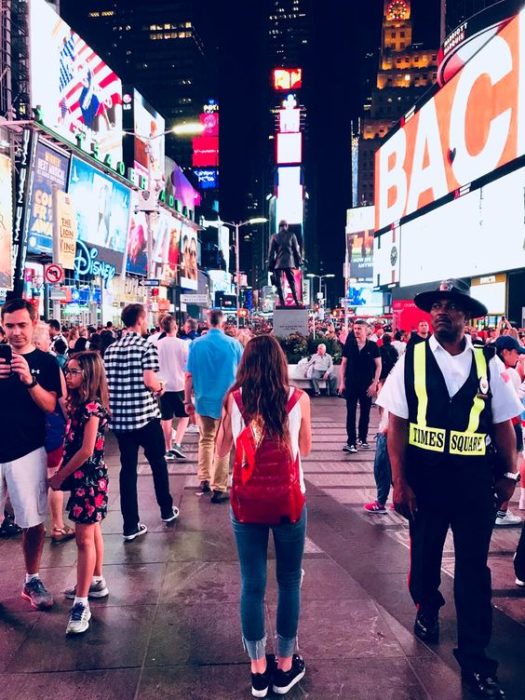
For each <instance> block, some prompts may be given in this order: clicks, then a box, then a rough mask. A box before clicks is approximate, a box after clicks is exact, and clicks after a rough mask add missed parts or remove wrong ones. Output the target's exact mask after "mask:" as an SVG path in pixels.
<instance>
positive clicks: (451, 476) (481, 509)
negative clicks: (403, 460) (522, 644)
mask: <svg viewBox="0 0 525 700" xmlns="http://www.w3.org/2000/svg"><path fill="white" fill-rule="evenodd" d="M465 459H466V458H465ZM407 476H408V480H409V483H410V484H411V485H412V488H413V489H414V491H415V494H416V498H417V507H418V511H417V514H416V517H415V519H414V520H413V521H412V522H411V524H410V538H411V554H410V579H409V587H410V593H411V595H412V598H413V600H414V602H415V603H416V605H417V606H418V609H422V610H427V611H430V612H437V611H438V609H439V608H440V607H441V606H442V605H444V603H445V601H444V598H443V596H442V595H441V593H440V591H439V585H440V582H441V558H442V554H443V546H444V543H445V537H446V535H447V531H448V529H449V527H450V528H451V529H452V534H453V537H454V550H455V575H454V598H455V603H456V614H457V625H458V647H457V649H455V651H454V653H455V655H456V658H457V660H458V662H459V664H460V665H461V667H462V668H464V669H465V670H470V671H480V672H485V671H486V672H488V673H493V672H495V670H496V666H497V664H496V662H494V661H492V660H491V659H488V658H487V657H486V655H485V648H486V647H487V645H488V643H489V641H490V636H491V631H492V608H491V602H490V599H491V580H490V570H489V568H488V566H487V558H488V552H489V543H490V537H491V534H492V528H493V526H494V517H495V508H494V497H493V487H492V476H491V473H490V469H489V467H488V466H481V468H480V466H479V462H478V465H477V468H472V467H471V466H461V467H457V466H456V465H455V467H454V468H453V469H452V468H448V467H447V468H445V469H439V470H438V469H430V468H428V467H426V466H421V467H420V468H418V467H417V465H415V464H412V465H410V467H409V470H408V472H407Z"/></svg>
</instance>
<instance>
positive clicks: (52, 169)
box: [27, 141, 69, 255]
mask: <svg viewBox="0 0 525 700" xmlns="http://www.w3.org/2000/svg"><path fill="white" fill-rule="evenodd" d="M68 166H69V158H68V157H67V156H65V155H63V154H62V153H58V151H55V150H54V149H53V148H51V147H50V146H48V145H47V144H45V143H42V142H41V141H39V142H38V144H37V147H36V154H35V160H34V165H33V189H32V195H31V212H30V215H29V228H28V234H27V235H28V238H27V251H28V253H34V254H36V255H39V254H40V253H45V254H46V255H52V254H53V219H54V205H53V192H54V191H56V190H58V191H59V192H65V191H66V190H67V170H68Z"/></svg>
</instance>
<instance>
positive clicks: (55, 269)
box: [44, 263, 64, 284]
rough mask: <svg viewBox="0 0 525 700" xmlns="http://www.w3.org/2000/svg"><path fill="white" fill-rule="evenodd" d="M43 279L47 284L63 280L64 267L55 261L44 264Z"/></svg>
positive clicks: (58, 282)
mask: <svg viewBox="0 0 525 700" xmlns="http://www.w3.org/2000/svg"><path fill="white" fill-rule="evenodd" d="M44 279H45V281H46V282H48V283H49V284H60V283H61V282H63V281H64V268H63V267H62V266H61V265H57V264H56V263H51V264H50V265H46V266H45V268H44Z"/></svg>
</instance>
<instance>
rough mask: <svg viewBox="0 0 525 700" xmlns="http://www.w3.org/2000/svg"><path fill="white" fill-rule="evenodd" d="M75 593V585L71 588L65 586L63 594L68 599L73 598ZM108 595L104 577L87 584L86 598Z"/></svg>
mask: <svg viewBox="0 0 525 700" xmlns="http://www.w3.org/2000/svg"><path fill="white" fill-rule="evenodd" d="M76 594H77V587H76V586H72V587H71V588H66V590H65V591H64V595H65V596H66V598H69V600H74V599H75V597H76ZM108 595H109V588H108V586H107V584H106V579H105V578H103V579H102V580H101V581H97V582H96V583H95V582H93V581H92V582H91V584H90V586H89V592H88V598H107V597H108Z"/></svg>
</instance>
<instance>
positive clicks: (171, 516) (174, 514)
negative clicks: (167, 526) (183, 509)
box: [161, 506, 180, 523]
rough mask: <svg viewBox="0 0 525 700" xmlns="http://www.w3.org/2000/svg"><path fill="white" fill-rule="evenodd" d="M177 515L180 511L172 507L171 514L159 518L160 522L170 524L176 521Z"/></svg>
mask: <svg viewBox="0 0 525 700" xmlns="http://www.w3.org/2000/svg"><path fill="white" fill-rule="evenodd" d="M179 515H180V510H179V509H178V508H177V506H173V508H172V509H171V513H166V515H163V516H161V520H162V521H163V522H165V523H172V522H173V521H174V520H177V518H178V517H179Z"/></svg>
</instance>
